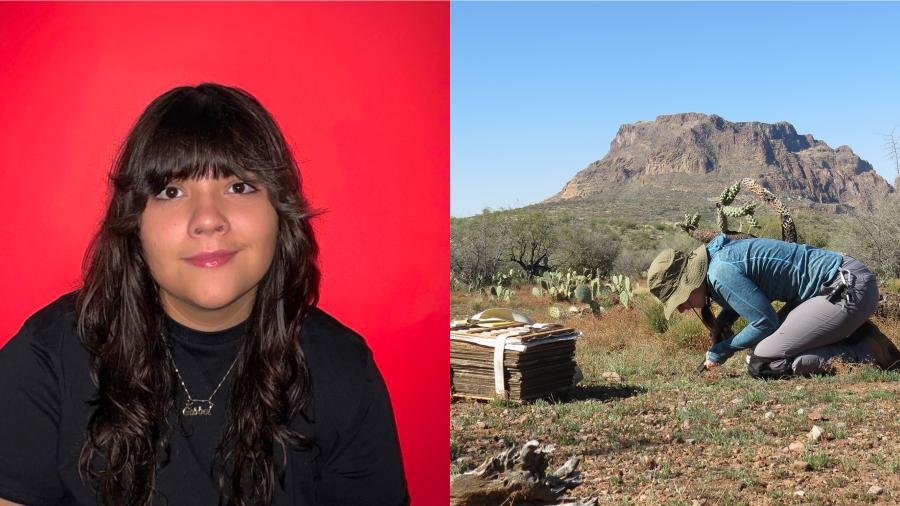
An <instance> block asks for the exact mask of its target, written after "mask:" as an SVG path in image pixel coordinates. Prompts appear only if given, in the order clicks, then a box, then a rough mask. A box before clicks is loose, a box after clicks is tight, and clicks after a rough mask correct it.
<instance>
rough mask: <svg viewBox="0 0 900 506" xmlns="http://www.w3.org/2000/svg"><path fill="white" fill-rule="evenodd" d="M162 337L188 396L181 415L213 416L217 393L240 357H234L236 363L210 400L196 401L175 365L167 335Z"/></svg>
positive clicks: (210, 396) (210, 395) (232, 363)
mask: <svg viewBox="0 0 900 506" xmlns="http://www.w3.org/2000/svg"><path fill="white" fill-rule="evenodd" d="M160 335H161V336H162V338H163V342H164V343H165V345H166V346H165V347H166V355H168V356H169V360H171V361H172V367H174V368H175V374H177V375H178V381H179V382H181V388H183V389H184V393H185V395H187V402H186V403H185V405H184V409H182V410H181V414H182V415H184V416H197V415H205V416H209V415H211V414H212V409H213V403H212V398H213V397H215V396H216V392H218V391H219V388H220V387H221V386H222V384H223V383H225V378H227V377H228V374H230V373H231V369H232V368H234V364H236V363H237V359H238V357H234V361H232V362H231V366H230V367H229V368H228V372H226V373H225V376H222V381H220V382H219V384H218V385H217V386H216V389H215V390H213V392H212V393H211V394H209V398H208V399H194V398H193V397H191V393H190V392H189V391H188V388H187V385H185V384H184V378H182V377H181V372H179V371H178V365H176V364H175V357H173V356H172V352H171V351H169V342H168V341H167V340H166V335H165V333H164V332H161V333H160Z"/></svg>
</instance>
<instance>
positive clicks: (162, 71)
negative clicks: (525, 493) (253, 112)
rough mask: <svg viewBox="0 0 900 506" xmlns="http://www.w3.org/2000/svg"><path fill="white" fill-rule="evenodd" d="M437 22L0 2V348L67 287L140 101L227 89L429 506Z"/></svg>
mask: <svg viewBox="0 0 900 506" xmlns="http://www.w3.org/2000/svg"><path fill="white" fill-rule="evenodd" d="M449 23H450V12H449V4H447V3H426V4H414V3H390V4H384V3H359V4H351V3H335V4H319V3H291V4H287V3H266V4H250V3H168V4H163V3H119V4H103V3H79V4H64V3H43V4H33V3H17V4H0V69H2V71H0V118H2V122H0V176H2V178H0V183H2V184H3V188H4V190H5V191H4V195H3V198H2V199H0V216H2V217H3V227H2V229H3V239H2V241H0V258H2V262H0V294H2V295H0V296H2V300H3V302H4V303H3V304H2V309H0V311H2V313H0V315H2V316H0V344H3V343H5V342H6V341H7V340H8V339H9V338H10V337H12V335H14V334H15V333H16V332H17V331H18V329H19V328H20V327H21V325H22V323H23V322H24V321H25V319H26V318H27V317H28V316H30V315H31V314H33V313H34V312H35V311H37V310H38V309H40V308H41V307H43V306H45V305H47V304H48V303H50V302H52V301H53V300H54V299H56V298H57V297H58V296H60V295H62V294H63V293H66V292H68V291H70V290H72V289H74V288H75V287H76V286H77V284H78V279H79V272H80V266H81V260H82V255H83V254H84V250H85V248H86V247H87V244H88V241H89V239H90V237H91V235H92V234H93V233H94V231H95V230H96V228H97V226H98V224H99V221H100V219H101V218H102V213H103V211H104V208H105V202H106V198H107V187H106V186H107V185H106V174H107V172H108V170H109V168H110V165H111V163H112V159H113V155H114V153H115V150H116V148H117V147H118V145H119V144H120V143H121V142H122V140H123V139H124V137H125V135H126V133H127V131H128V128H129V127H130V126H131V124H132V123H133V122H134V121H135V120H136V119H137V117H138V116H139V115H140V113H141V111H143V109H144V108H145V107H146V106H147V105H148V104H149V103H150V101H151V100H152V99H153V98H155V97H157V96H158V95H160V94H161V93H163V92H164V91H166V90H168V89H170V88H172V87H174V86H178V85H184V84H191V85H195V84H199V83H201V82H204V81H214V82H219V83H222V84H227V85H231V86H238V87H240V88H243V89H245V90H247V91H248V92H250V93H251V94H253V95H254V96H256V98H257V99H259V100H260V102H262V104H263V105H264V106H265V107H266V108H267V109H269V111H271V112H272V114H273V115H274V116H275V119H276V120H277V121H278V122H279V124H280V126H281V128H282V130H283V131H284V133H285V135H286V137H287V139H288V142H289V143H290V144H291V146H292V149H293V150H294V154H295V156H296V158H297V159H298V161H299V162H300V168H301V173H302V175H303V179H304V189H305V192H306V193H307V195H308V196H309V197H310V199H311V201H312V204H313V206H315V207H319V208H325V209H326V210H327V212H326V213H325V215H324V216H321V217H319V218H317V219H316V221H315V226H316V231H317V233H318V239H319V241H320V246H321V251H322V256H321V259H322V270H323V273H324V275H323V285H322V300H321V304H320V305H321V307H322V308H323V309H325V310H326V311H328V312H330V313H331V314H333V315H334V316H335V317H336V318H338V319H339V320H341V321H342V322H343V323H344V324H346V325H348V326H350V327H351V328H353V329H355V330H356V331H358V332H359V333H361V334H362V335H363V336H365V337H366V339H367V341H368V343H369V345H370V347H371V348H372V349H373V351H374V354H375V358H376V360H377V363H378V365H379V368H380V369H381V371H382V373H383V375H384V377H385V381H386V382H387V385H388V388H389V390H390V393H391V398H392V401H393V404H394V411H395V416H396V419H397V425H398V430H399V433H400V442H401V446H402V448H403V457H404V464H405V467H406V474H407V479H408V480H409V485H410V493H411V495H412V498H413V501H414V503H416V504H429V505H430V504H446V501H447V497H448V478H447V447H448V441H449V428H448V419H449V408H448V404H447V400H446V398H445V397H444V395H446V392H447V390H448V379H447V378H448V376H447V364H448V363H449V351H448V344H447V343H448V341H447V339H446V322H447V318H448V315H449V297H448V291H447V279H446V278H447V271H448V264H449V258H448V254H449V253H448V251H449V248H448V237H449V222H448V220H447V209H449V174H450V172H449V170H450V169H449V143H450V134H449V123H450V104H449V101H450V92H449V85H450V70H449V66H450V49H449V43H450V33H449V28H450V25H449Z"/></svg>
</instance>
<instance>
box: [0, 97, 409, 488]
mask: <svg viewBox="0 0 900 506" xmlns="http://www.w3.org/2000/svg"><path fill="white" fill-rule="evenodd" d="M110 181H111V184H112V197H111V201H110V203H109V207H108V210H107V212H106V216H105V217H104V219H103V222H102V224H101V226H100V229H99V232H98V233H97V235H96V237H95V238H94V240H93V242H92V244H91V247H90V248H89V250H88V252H87V254H86V256H85V261H86V262H85V271H84V275H83V286H81V288H80V289H78V290H76V291H75V292H72V293H69V294H66V295H64V296H62V297H60V298H59V299H58V300H56V301H55V302H53V303H51V304H50V305H48V306H47V307H45V308H43V309H41V310H40V311H38V312H37V313H36V314H35V315H33V316H32V317H30V318H29V319H28V320H27V321H26V322H25V324H24V325H23V327H22V329H21V330H20V331H19V332H18V334H17V335H15V336H14V337H13V338H12V339H11V340H10V341H9V343H8V344H7V345H6V346H5V347H4V348H3V349H2V350H0V407H2V409H0V498H2V499H0V504H10V503H9V502H8V501H13V504H15V503H22V504H28V505H43V504H47V505H49V504H117V505H118V504H136V505H144V504H172V505H179V504H192V505H197V504H203V505H206V504H229V505H238V504H240V505H243V504H280V505H293V504H366V505H370V504H404V503H407V502H408V501H409V498H408V494H407V486H406V481H405V477H404V474H403V467H402V462H401V454H400V449H399V445H398V440H397V433H396V428H395V425H394V419H393V413H392V409H391V405H390V400H389V398H388V394H387V391H386V389H385V385H384V382H383V380H382V377H381V375H380V373H379V372H378V369H377V368H376V366H375V364H374V362H373V360H372V354H371V352H370V350H369V348H368V347H367V346H366V343H365V341H364V340H363V339H362V338H361V337H360V336H359V335H357V334H355V333H354V332H353V331H351V330H350V329H348V328H347V327H344V326H343V325H341V324H340V323H339V322H337V321H336V320H335V319H334V318H332V317H330V316H329V315H327V314H326V313H324V312H323V311H321V310H319V309H317V308H316V302H317V300H318V287H319V271H318V268H317V266H316V253H317V246H316V241H315V238H314V236H313V230H312V227H311V226H310V218H311V216H312V214H313V213H312V211H311V210H310V207H309V205H308V204H307V201H306V200H305V199H304V197H303V194H302V193H301V184H300V176H299V173H298V169H297V166H296V163H295V161H294V159H293V158H292V156H291V153H290V151H289V149H288V147H287V145H286V143H285V140H284V138H283V136H282V134H281V132H280V131H279V129H278V127H277V125H276V123H275V121H274V120H273V118H272V117H271V115H270V114H269V113H268V112H267V111H266V110H265V109H264V108H263V107H262V106H261V105H260V104H259V102H258V101H257V100H256V99H254V98H253V97H252V96H250V95H249V94H247V93H246V92H244V91H242V90H240V89H237V88H231V87H226V86H221V85H217V84H210V83H206V84H201V85H199V86H196V87H188V86H185V87H178V88H175V89H172V90H171V91H169V92H167V93H165V94H163V95H162V96H160V97H158V98H157V99H155V100H154V101H153V102H152V103H151V104H150V105H149V106H148V107H147V109H146V110H145V111H144V113H143V114H142V115H141V117H140V118H139V119H138V121H137V123H136V124H135V125H134V127H133V129H132V130H131V132H130V133H129V135H128V137H127V139H126V141H125V143H124V144H123V146H122V149H121V151H120V153H119V156H118V157H117V160H116V162H115V166H114V168H113V171H112V173H111V174H110Z"/></svg>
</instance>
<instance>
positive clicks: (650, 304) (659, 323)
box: [636, 295, 669, 334]
mask: <svg viewBox="0 0 900 506" xmlns="http://www.w3.org/2000/svg"><path fill="white" fill-rule="evenodd" d="M636 305H637V308H638V310H639V311H640V312H641V314H643V316H644V321H645V322H646V324H647V326H648V327H650V330H652V331H653V332H656V333H657V334H663V333H665V332H666V330H668V328H669V322H668V321H667V320H666V314H665V311H664V308H663V305H662V304H661V303H660V302H659V301H658V300H656V298H654V297H652V296H649V295H640V296H638V297H637V302H636Z"/></svg>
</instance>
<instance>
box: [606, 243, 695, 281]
mask: <svg viewBox="0 0 900 506" xmlns="http://www.w3.org/2000/svg"><path fill="white" fill-rule="evenodd" d="M695 247H696V246H695ZM660 251H662V250H660ZM658 254H659V251H653V250H623V251H622V252H621V253H620V254H619V256H618V257H617V258H616V261H615V263H614V264H613V270H614V271H615V272H621V273H623V274H625V275H628V276H632V277H636V278H639V277H641V276H642V275H643V273H644V272H646V271H647V269H648V268H649V267H650V264H651V263H652V262H653V259H654V258H656V255H658Z"/></svg>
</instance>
